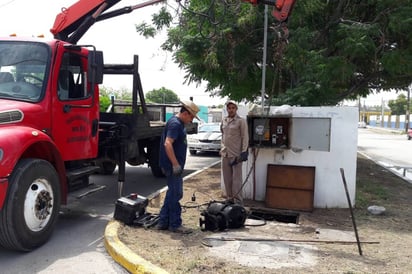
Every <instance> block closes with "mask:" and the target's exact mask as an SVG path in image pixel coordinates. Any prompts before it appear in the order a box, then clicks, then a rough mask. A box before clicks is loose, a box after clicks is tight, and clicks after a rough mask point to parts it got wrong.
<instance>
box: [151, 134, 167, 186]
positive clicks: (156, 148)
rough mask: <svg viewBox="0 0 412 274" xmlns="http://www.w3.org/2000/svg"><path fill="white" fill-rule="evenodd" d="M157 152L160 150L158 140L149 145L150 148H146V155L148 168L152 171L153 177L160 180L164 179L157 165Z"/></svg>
mask: <svg viewBox="0 0 412 274" xmlns="http://www.w3.org/2000/svg"><path fill="white" fill-rule="evenodd" d="M159 150H160V139H158V140H156V141H153V142H151V143H150V146H149V147H148V148H147V153H148V156H149V166H150V169H151V170H152V174H153V176H154V177H157V178H160V177H165V175H164V174H163V171H162V169H161V168H160V165H159Z"/></svg>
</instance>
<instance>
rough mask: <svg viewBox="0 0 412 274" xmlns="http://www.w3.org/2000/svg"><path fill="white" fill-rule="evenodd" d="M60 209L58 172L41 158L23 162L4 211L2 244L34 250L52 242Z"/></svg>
mask: <svg viewBox="0 0 412 274" xmlns="http://www.w3.org/2000/svg"><path fill="white" fill-rule="evenodd" d="M59 209H60V184H59V179H58V175H57V172H56V170H55V169H54V167H53V166H52V165H51V164H50V163H49V162H47V161H44V160H41V159H23V160H21V161H19V162H18V164H17V165H16V167H15V169H14V171H13V173H12V174H11V176H10V181H9V190H8V194H7V198H6V202H5V203H4V205H3V208H2V209H1V211H0V245H1V246H3V247H5V248H8V249H14V250H19V251H31V250H33V249H35V248H37V247H39V246H41V245H43V244H44V243H46V242H47V241H48V239H49V238H50V236H51V235H52V232H53V230H54V227H55V224H56V221H57V218H58V214H59Z"/></svg>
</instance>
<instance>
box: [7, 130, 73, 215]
mask: <svg viewBox="0 0 412 274" xmlns="http://www.w3.org/2000/svg"><path fill="white" fill-rule="evenodd" d="M0 149H1V150H2V153H1V154H2V158H1V159H0V182H2V184H5V185H7V182H6V181H8V180H7V178H8V177H9V176H10V175H11V173H12V172H13V169H14V167H15V166H16V164H17V163H18V161H19V160H20V159H23V158H38V159H43V160H46V161H48V162H50V163H51V164H52V165H53V166H54V168H55V169H56V171H57V173H58V174H59V180H60V185H61V194H62V199H61V200H62V203H64V204H65V203H66V194H67V184H66V176H65V167H64V162H63V160H62V158H61V157H60V154H59V151H58V149H57V147H56V145H55V143H54V142H53V140H52V139H51V138H50V136H49V135H47V134H45V133H44V132H42V131H40V130H37V129H33V128H31V127H25V126H11V127H7V128H2V129H1V130H0ZM5 188H6V187H4V185H3V187H0V191H1V192H4V190H5ZM5 196H6V195H5V193H0V198H1V197H3V199H0V208H2V205H3V202H4V199H5Z"/></svg>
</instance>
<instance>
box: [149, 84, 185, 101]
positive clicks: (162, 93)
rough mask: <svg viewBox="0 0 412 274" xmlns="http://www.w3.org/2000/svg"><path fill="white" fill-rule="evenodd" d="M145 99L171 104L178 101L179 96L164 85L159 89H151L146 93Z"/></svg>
mask: <svg viewBox="0 0 412 274" xmlns="http://www.w3.org/2000/svg"><path fill="white" fill-rule="evenodd" d="M145 97H146V100H147V101H148V102H151V103H158V104H173V103H179V96H177V94H176V93H174V92H173V91H172V90H170V89H167V88H165V87H161V88H160V89H153V90H151V91H149V92H147V93H146V96H145Z"/></svg>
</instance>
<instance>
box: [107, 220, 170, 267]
mask: <svg viewBox="0 0 412 274" xmlns="http://www.w3.org/2000/svg"><path fill="white" fill-rule="evenodd" d="M119 226H120V223H119V222H118V221H114V220H112V221H110V222H109V223H108V224H107V226H106V229H105V233H104V246H105V247H106V250H107V252H108V253H109V254H110V256H111V257H112V258H113V259H114V260H115V261H116V262H117V263H119V264H120V265H121V266H123V267H124V268H126V269H127V270H128V271H129V272H130V273H153V274H166V273H168V272H167V271H166V270H164V269H162V268H160V267H158V266H156V265H154V264H152V263H151V262H149V261H147V260H145V259H143V258H141V257H140V256H138V255H137V254H136V253H134V252H133V251H132V250H131V249H130V248H128V247H127V246H126V245H125V244H123V243H122V242H121V241H120V239H119V237H118V236H117V230H118V229H119Z"/></svg>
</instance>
